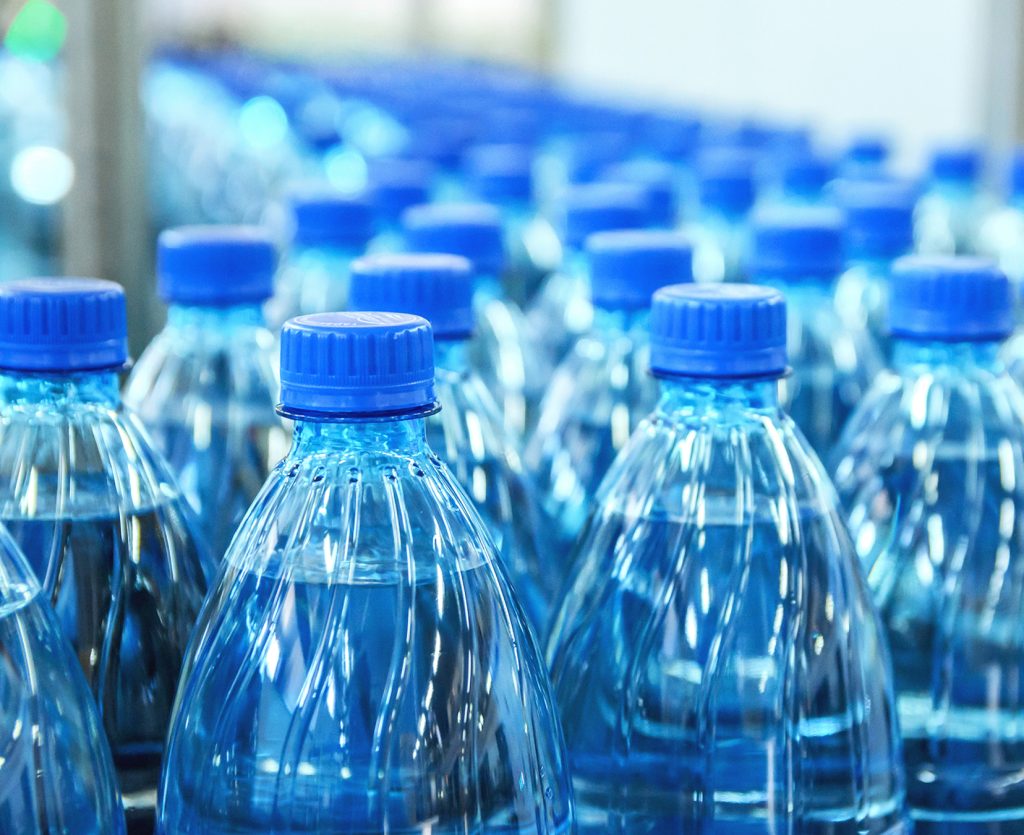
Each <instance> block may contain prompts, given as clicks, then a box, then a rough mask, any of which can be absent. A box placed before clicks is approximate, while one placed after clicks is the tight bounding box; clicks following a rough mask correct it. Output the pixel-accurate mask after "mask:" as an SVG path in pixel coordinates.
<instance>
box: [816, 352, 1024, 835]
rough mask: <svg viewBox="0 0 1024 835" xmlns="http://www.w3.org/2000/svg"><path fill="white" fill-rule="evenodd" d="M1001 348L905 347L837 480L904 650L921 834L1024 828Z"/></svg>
mask: <svg viewBox="0 0 1024 835" xmlns="http://www.w3.org/2000/svg"><path fill="white" fill-rule="evenodd" d="M997 351H998V343H996V342H987V343H974V344H972V343H949V342H947V343H932V342H920V343H912V342H909V341H903V340H899V341H897V342H896V343H895V354H894V371H893V372H887V373H885V374H884V375H882V376H881V377H879V379H878V380H877V381H876V382H875V384H874V386H872V388H871V391H870V392H869V393H868V395H867V396H866V397H865V399H864V401H863V403H862V404H861V405H860V407H859V408H858V409H857V411H856V413H855V414H854V416H853V418H852V419H851V421H850V425H849V427H848V429H847V431H846V433H845V434H844V436H843V440H842V443H841V445H840V447H839V449H838V450H837V454H836V456H835V462H834V466H833V468H832V470H833V473H834V474H835V480H836V486H837V488H838V490H839V495H840V497H841V499H842V502H843V505H844V507H845V510H846V513H847V517H848V519H849V523H850V528H851V532H852V534H853V538H854V541H855V542H856V544H857V549H858V551H859V553H860V557H861V560H862V562H863V565H864V568H865V570H866V572H867V575H868V583H869V585H870V587H871V591H872V592H873V594H874V598H875V602H876V603H877V605H878V607H879V609H880V611H881V617H882V621H883V624H884V626H885V628H886V631H887V633H888V639H889V643H890V645H891V647H892V653H893V661H894V666H895V672H896V690H897V697H898V704H899V715H900V722H901V725H902V730H903V735H904V738H905V748H904V757H905V760H906V767H907V777H908V781H909V782H908V796H909V799H910V802H911V805H912V807H913V811H914V815H915V818H916V819H917V822H916V832H917V833H918V835H940V834H941V835H947V833H954V832H955V833H957V835H982V833H984V835H1010V833H1016V832H1020V831H1022V828H1024V778H1022V776H1021V775H1022V773H1024V771H1022V768H1024V749H1022V747H1021V743H1020V734H1019V732H1018V727H1019V724H1020V720H1021V716H1022V715H1024V695H1022V692H1021V690H1020V688H1019V687H1017V684H1016V682H1017V681H1018V679H1019V674H1020V669H1021V664H1022V660H1024V650H1022V648H1021V642H1020V640H1019V634H1020V623H1021V603H1020V600H1021V595H1022V593H1024V579H1022V573H1021V565H1022V560H1024V553H1022V544H1021V543H1022V542H1024V527H1022V526H1024V513H1022V510H1024V396H1022V394H1021V392H1020V390H1019V389H1018V387H1017V385H1016V384H1015V383H1014V382H1013V381H1012V380H1011V379H1010V377H1009V376H1008V375H1007V374H1006V372H1005V371H1004V370H1003V368H1002V365H1001V363H1000V362H999V361H998V359H997Z"/></svg>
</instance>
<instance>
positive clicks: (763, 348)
mask: <svg viewBox="0 0 1024 835" xmlns="http://www.w3.org/2000/svg"><path fill="white" fill-rule="evenodd" d="M786 358H787V355H786V302H785V300H784V299H783V297H782V294H781V293H780V292H779V291H778V290H773V289H772V288H770V287H760V286H757V285H754V284H676V285H673V286H671V287H662V288H661V289H660V290H658V291H657V292H656V293H655V294H654V299H653V302H652V305H651V371H652V372H653V373H654V374H655V375H659V376H662V375H669V376H671V375H680V376H686V377H779V376H782V375H783V374H785V372H786Z"/></svg>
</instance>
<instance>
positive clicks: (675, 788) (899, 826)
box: [548, 284, 910, 835]
mask: <svg viewBox="0 0 1024 835" xmlns="http://www.w3.org/2000/svg"><path fill="white" fill-rule="evenodd" d="M651 367H652V369H653V370H654V373H655V375H656V376H657V377H658V378H659V381H660V384H661V400H660V401H659V403H658V406H657V408H656V409H655V411H654V413H653V414H652V415H651V416H650V418H649V419H648V420H646V421H644V422H643V423H642V424H641V425H640V427H639V428H638V429H637V430H636V432H634V433H633V437H632V438H631V439H630V442H629V443H628V444H627V445H626V447H625V448H624V449H623V451H622V453H621V454H620V455H619V457H618V458H617V459H616V461H615V464H614V465H613V466H612V469H611V470H610V471H609V473H608V476H607V477H606V478H605V480H604V482H603V483H602V485H601V489H600V491H599V493H598V498H597V502H596V504H595V507H594V509H593V512H592V514H591V516H590V519H589V521H588V523H587V526H586V528H585V530H584V533H583V536H582V538H581V540H580V546H579V551H578V554H577V556H578V560H577V569H576V572H575V582H574V584H573V586H572V588H571V590H570V592H569V594H568V596H567V597H566V598H565V600H564V602H563V605H562V608H561V611H560V612H559V614H558V616H557V619H556V621H555V625H554V628H553V632H552V637H551V640H550V642H549V645H548V661H549V664H550V667H551V672H552V677H553V682H554V687H555V697H556V699H557V700H558V703H559V707H560V708H561V713H562V721H563V723H564V728H565V734H566V742H567V745H568V748H569V752H570V760H571V763H572V767H573V775H574V776H573V781H574V786H575V791H576V801H577V815H578V820H579V831H580V833H581V835H589V833H594V835H597V833H601V835H605V833H620V835H625V833H628V834H629V835H648V833H650V835H653V833H659V835H660V833H667V832H674V833H678V832H714V833H733V832H735V833H747V832H750V833H781V832H786V833H801V835H826V833H827V835H891V833H904V832H909V831H910V830H909V828H908V827H907V826H906V824H907V819H906V814H905V805H904V776H903V770H902V767H901V764H900V741H899V735H898V731H897V723H896V716H895V713H896V711H895V704H894V698H893V693H892V688H891V671H890V667H889V659H888V653H887V650H886V648H885V644H884V642H883V640H882V635H881V629H880V625H879V622H878V618H877V614H876V613H875V611H874V609H873V607H872V605H871V600H870V595H869V593H868V590H867V587H866V584H865V582H864V578H863V575H862V574H861V572H860V568H859V566H858V564H857V558H856V552H855V551H854V548H853V544H852V543H851V542H850V538H849V535H848V534H847V532H846V528H845V526H844V524H843V521H842V517H841V515H840V511H839V507H838V501H837V499H836V495H835V491H834V490H833V488H832V486H831V484H830V482H829V480H828V476H827V475H826V473H825V471H824V469H823V468H822V466H821V464H820V462H819V461H818V458H817V456H816V455H815V454H814V452H813V451H812V450H811V449H810V447H809V446H808V444H807V443H806V441H805V440H804V439H803V436H802V435H801V434H800V431H799V430H798V429H797V427H796V425H795V424H794V423H793V421H792V420H790V418H789V417H788V416H787V415H786V413H785V411H784V410H783V408H782V406H781V405H780V401H779V397H778V379H779V378H780V377H781V376H782V375H784V374H785V372H786V322H785V304H784V302H783V299H782V296H781V295H780V294H779V293H778V292H777V291H776V290H773V289H771V288H767V287H754V286H750V285H744V284H722V285H698V284H689V285H686V284H684V285H679V286H675V287H666V288H662V289H661V290H658V292H657V293H655V295H654V302H653V308H652V314H651Z"/></svg>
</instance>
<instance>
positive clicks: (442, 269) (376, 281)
mask: <svg viewBox="0 0 1024 835" xmlns="http://www.w3.org/2000/svg"><path fill="white" fill-rule="evenodd" d="M348 303H349V307H350V308H351V309H352V310H390V311H393V312H394V313H412V314H415V315H416V316H422V317H423V318H424V319H427V320H428V321H429V322H430V326H431V327H432V328H433V330H434V338H435V339H465V338H467V337H469V336H470V335H471V334H472V332H473V266H472V264H470V262H469V261H468V260H467V259H465V258H462V257H461V256H459V255H438V254H434V253H419V252H414V253H398V254H394V255H391V254H388V255H371V256H369V257H367V258H360V259H358V260H357V261H355V262H353V264H352V278H351V285H350V289H349V297H348Z"/></svg>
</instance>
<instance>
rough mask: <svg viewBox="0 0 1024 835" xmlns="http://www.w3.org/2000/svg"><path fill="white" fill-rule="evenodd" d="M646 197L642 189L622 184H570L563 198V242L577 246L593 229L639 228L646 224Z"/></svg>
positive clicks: (582, 242) (568, 245) (582, 243)
mask: <svg viewBox="0 0 1024 835" xmlns="http://www.w3.org/2000/svg"><path fill="white" fill-rule="evenodd" d="M647 201H648V198H647V195H646V194H645V192H644V190H643V189H642V188H639V187H637V186H632V185H625V184H622V183H590V184H588V185H582V186H573V187H572V188H570V189H568V190H567V191H566V193H565V197H564V199H563V206H564V211H565V226H564V242H565V245H566V246H567V247H569V248H572V249H580V248H581V247H582V246H583V245H584V243H585V242H586V240H587V238H588V237H590V236H591V235H593V234H594V233H595V232H607V231H608V230H611V229H641V228H643V227H644V226H645V225H646V223H647V213H648V211H649V206H648V202H647Z"/></svg>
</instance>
